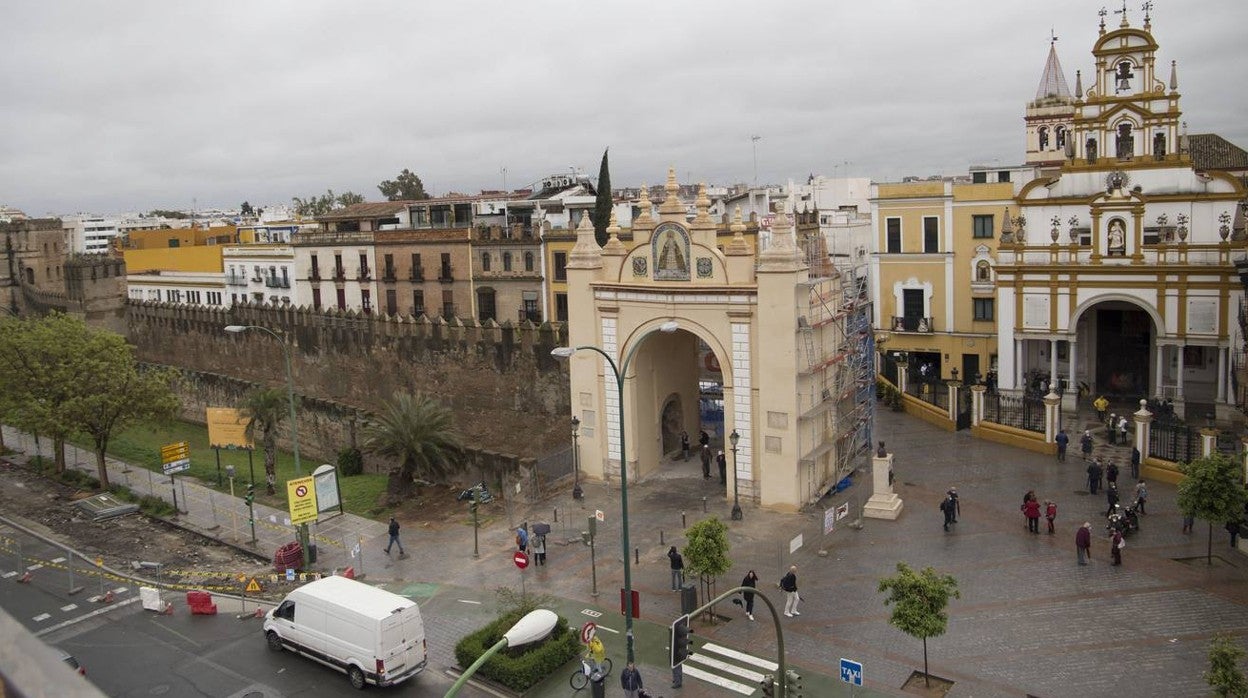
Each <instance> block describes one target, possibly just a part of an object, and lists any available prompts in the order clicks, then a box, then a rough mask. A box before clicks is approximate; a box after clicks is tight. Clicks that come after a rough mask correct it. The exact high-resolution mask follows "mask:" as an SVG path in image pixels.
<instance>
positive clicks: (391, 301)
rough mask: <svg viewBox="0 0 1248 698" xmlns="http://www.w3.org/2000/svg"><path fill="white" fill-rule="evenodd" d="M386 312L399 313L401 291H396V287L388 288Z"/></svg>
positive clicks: (388, 313) (390, 313)
mask: <svg viewBox="0 0 1248 698" xmlns="http://www.w3.org/2000/svg"><path fill="white" fill-rule="evenodd" d="M386 314H387V315H398V314H399V293H398V291H395V290H394V289H387V290H386Z"/></svg>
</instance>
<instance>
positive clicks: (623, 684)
mask: <svg viewBox="0 0 1248 698" xmlns="http://www.w3.org/2000/svg"><path fill="white" fill-rule="evenodd" d="M620 688H622V689H624V695H625V696H627V697H628V698H637V695H638V693H639V692H640V691H641V672H640V671H637V665H636V664H634V663H633V662H629V663H628V666H626V667H624V671H621V672H620Z"/></svg>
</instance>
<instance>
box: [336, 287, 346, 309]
mask: <svg viewBox="0 0 1248 698" xmlns="http://www.w3.org/2000/svg"><path fill="white" fill-rule="evenodd" d="M338 309H339V310H346V309H347V289H345V288H340V289H338Z"/></svg>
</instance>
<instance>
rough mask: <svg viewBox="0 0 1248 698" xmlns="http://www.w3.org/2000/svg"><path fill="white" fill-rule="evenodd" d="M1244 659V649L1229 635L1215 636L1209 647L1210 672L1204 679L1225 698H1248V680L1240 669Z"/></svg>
mask: <svg viewBox="0 0 1248 698" xmlns="http://www.w3.org/2000/svg"><path fill="white" fill-rule="evenodd" d="M1243 658H1244V648H1242V647H1240V646H1239V645H1238V644H1237V643H1236V642H1235V640H1233V639H1232V638H1231V637H1230V636H1229V635H1223V634H1221V633H1219V634H1217V635H1214V636H1213V642H1212V643H1210V645H1209V671H1206V672H1205V673H1204V677H1205V681H1206V682H1207V683H1208V684H1209V685H1210V686H1212V687H1213V690H1214V691H1215V692H1216V693H1217V694H1218V695H1220V696H1222V697H1223V698H1232V697H1234V698H1245V697H1248V679H1246V678H1244V672H1243V670H1242V669H1240V667H1239V663H1240V662H1241V661H1243Z"/></svg>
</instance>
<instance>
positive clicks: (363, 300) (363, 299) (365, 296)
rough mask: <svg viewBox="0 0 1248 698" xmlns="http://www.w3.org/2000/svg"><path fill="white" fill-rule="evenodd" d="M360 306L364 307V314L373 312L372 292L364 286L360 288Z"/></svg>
mask: <svg viewBox="0 0 1248 698" xmlns="http://www.w3.org/2000/svg"><path fill="white" fill-rule="evenodd" d="M360 306H361V307H363V308H364V314H365V315H368V314H369V313H372V312H373V299H372V293H371V292H370V291H369V290H368V289H366V288H362V289H360Z"/></svg>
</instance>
